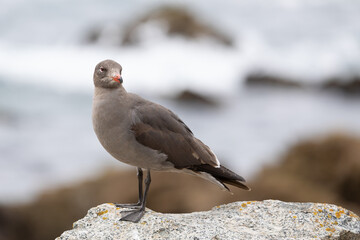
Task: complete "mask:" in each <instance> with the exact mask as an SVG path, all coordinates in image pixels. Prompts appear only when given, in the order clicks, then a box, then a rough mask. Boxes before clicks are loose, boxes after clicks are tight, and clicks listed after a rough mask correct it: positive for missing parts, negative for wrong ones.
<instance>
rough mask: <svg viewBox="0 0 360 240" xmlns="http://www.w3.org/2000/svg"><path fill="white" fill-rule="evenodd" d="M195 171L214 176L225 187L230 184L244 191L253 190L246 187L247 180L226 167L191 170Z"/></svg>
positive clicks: (202, 167)
mask: <svg viewBox="0 0 360 240" xmlns="http://www.w3.org/2000/svg"><path fill="white" fill-rule="evenodd" d="M191 170H193V171H199V172H206V173H208V174H210V175H211V176H213V177H214V178H215V179H216V180H218V181H219V182H220V183H222V184H223V185H224V183H226V184H230V185H233V186H235V187H238V188H242V189H244V190H248V191H250V190H251V189H250V188H249V187H248V186H246V185H245V179H244V178H243V177H241V176H239V175H237V174H236V173H234V172H233V171H231V170H229V169H227V168H226V167H224V166H220V167H219V168H215V167H213V166H210V165H208V164H203V165H198V166H193V168H192V169H191Z"/></svg>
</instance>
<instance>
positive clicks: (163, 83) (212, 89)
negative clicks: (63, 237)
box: [0, 0, 360, 240]
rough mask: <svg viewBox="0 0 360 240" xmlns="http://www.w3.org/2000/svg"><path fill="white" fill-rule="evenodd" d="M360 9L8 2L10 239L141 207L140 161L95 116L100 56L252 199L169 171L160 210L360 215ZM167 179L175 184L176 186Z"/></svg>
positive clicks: (3, 169)
mask: <svg viewBox="0 0 360 240" xmlns="http://www.w3.org/2000/svg"><path fill="white" fill-rule="evenodd" d="M359 9H360V2H359V1H355V0H346V1H342V0H341V1H340V0H328V1H320V0H315V1H314V0H311V1H310V0H301V1H300V0H290V1H289V0H271V1H268V0H255V1H238V0H227V1H221V0H200V1H189V0H183V1H165V0H158V1H145V0H137V1H129V0H128V1H115V0H106V1H93V0H87V1H84V0H72V1H69V0H53V1H44V0H31V1H25V0H2V1H1V8H0V239H1V240H3V239H10V240H12V239H24V238H26V239H51V238H55V237H56V236H59V235H60V234H61V233H62V232H63V231H65V230H67V229H70V228H71V226H72V222H73V221H75V220H77V219H79V218H81V217H82V216H84V215H85V214H86V211H87V210H88V209H89V208H90V207H93V206H96V205H97V204H100V203H103V202H135V201H136V199H137V183H136V181H137V179H136V171H135V168H133V167H129V166H126V165H124V164H122V163H119V162H118V161H115V160H114V159H112V158H111V156H110V155H109V154H107V153H106V152H105V150H104V149H103V148H102V147H101V145H100V143H99V142H98V140H97V138H96V136H95V134H94V132H93V129H92V123H91V104H92V92H93V82H92V74H93V70H94V67H95V65H96V64H97V63H98V62H100V61H102V60H104V59H113V60H115V61H117V62H119V63H120V64H121V65H122V66H123V78H124V86H125V88H126V89H127V90H128V91H130V92H134V93H137V94H139V95H141V96H143V97H145V98H148V99H151V100H153V101H156V102H158V103H161V104H162V105H164V106H166V107H168V108H170V109H172V110H173V111H174V112H175V113H177V114H178V115H179V116H180V118H182V120H184V122H185V123H186V124H187V125H188V126H189V127H190V128H191V129H192V130H193V132H194V134H195V136H197V137H198V138H200V139H201V140H202V141H204V142H205V143H206V144H207V145H209V146H210V147H211V148H212V149H213V151H214V152H215V153H216V154H217V156H218V158H219V159H220V161H221V162H222V164H223V165H225V166H227V167H229V168H231V169H232V170H234V171H235V172H237V173H239V174H240V175H242V176H244V177H245V178H246V179H247V180H248V183H249V185H250V186H251V187H252V189H253V190H252V191H251V192H244V191H241V190H237V189H234V188H232V190H233V192H234V195H230V194H228V193H226V192H222V191H220V190H219V189H218V188H217V187H216V186H213V185H212V184H211V183H207V182H204V180H202V179H197V178H194V177H192V176H187V175H181V174H176V175H175V176H174V174H166V173H154V177H153V183H152V186H151V190H150V193H149V202H148V207H150V208H152V209H153V210H156V211H162V212H190V211H200V210H208V209H210V208H212V207H213V206H215V205H218V204H224V203H227V202H232V201H239V200H262V199H269V198H273V199H279V200H284V201H312V202H328V203H334V204H340V205H342V206H344V207H347V208H349V209H350V210H352V211H354V212H355V213H357V214H359V213H360V190H359V189H360V136H359V134H360V10H359ZM161 179H166V180H161Z"/></svg>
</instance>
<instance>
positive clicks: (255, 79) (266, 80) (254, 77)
mask: <svg viewBox="0 0 360 240" xmlns="http://www.w3.org/2000/svg"><path fill="white" fill-rule="evenodd" d="M245 85H246V86H249V87H277V88H279V87H281V88H301V87H303V86H302V85H301V84H300V82H298V81H294V80H291V79H288V78H284V77H280V76H275V75H271V74H266V73H262V72H254V73H250V74H249V75H248V76H247V77H246V79H245Z"/></svg>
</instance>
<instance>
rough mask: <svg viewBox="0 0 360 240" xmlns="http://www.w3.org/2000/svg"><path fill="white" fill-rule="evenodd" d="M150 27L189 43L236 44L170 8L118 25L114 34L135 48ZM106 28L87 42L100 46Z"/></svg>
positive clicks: (97, 29)
mask: <svg viewBox="0 0 360 240" xmlns="http://www.w3.org/2000/svg"><path fill="white" fill-rule="evenodd" d="M148 24H156V25H158V27H159V29H162V30H163V31H164V33H165V34H166V35H167V36H180V37H184V38H186V39H190V40H195V39H197V40H198V39H201V38H205V39H209V40H212V41H214V42H216V43H219V44H221V45H224V46H228V47H230V46H232V45H233V40H232V39H231V38H230V37H229V36H228V35H226V34H225V33H222V32H221V31H220V30H218V29H216V28H214V27H212V26H211V25H210V24H207V23H203V22H202V21H201V20H200V19H199V18H198V17H197V16H196V15H195V14H194V13H192V12H191V11H189V10H188V9H186V8H184V7H177V6H170V5H168V6H161V7H158V8H156V9H153V10H150V11H148V12H147V13H144V14H143V16H140V17H137V18H135V19H134V20H132V21H130V22H129V23H127V24H119V25H118V26H117V27H114V29H113V30H112V31H113V32H115V33H116V32H118V33H119V34H120V35H121V37H119V40H120V39H121V40H120V43H118V44H119V45H123V46H134V45H138V44H139V43H140V42H141V34H142V31H143V30H144V29H143V27H144V26H146V25H148ZM124 25H125V26H124ZM106 27H107V26H105V25H100V26H99V27H95V28H94V29H92V30H91V31H90V32H89V34H88V37H87V42H89V43H96V42H98V41H99V39H101V38H102V34H103V33H104V31H105V30H106Z"/></svg>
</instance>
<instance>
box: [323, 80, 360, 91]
mask: <svg viewBox="0 0 360 240" xmlns="http://www.w3.org/2000/svg"><path fill="white" fill-rule="evenodd" d="M322 88H323V89H326V90H327V89H329V90H335V91H339V92H341V93H343V94H345V95H348V96H360V76H352V77H350V78H341V77H334V78H330V79H328V80H326V81H325V82H324V84H322Z"/></svg>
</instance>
